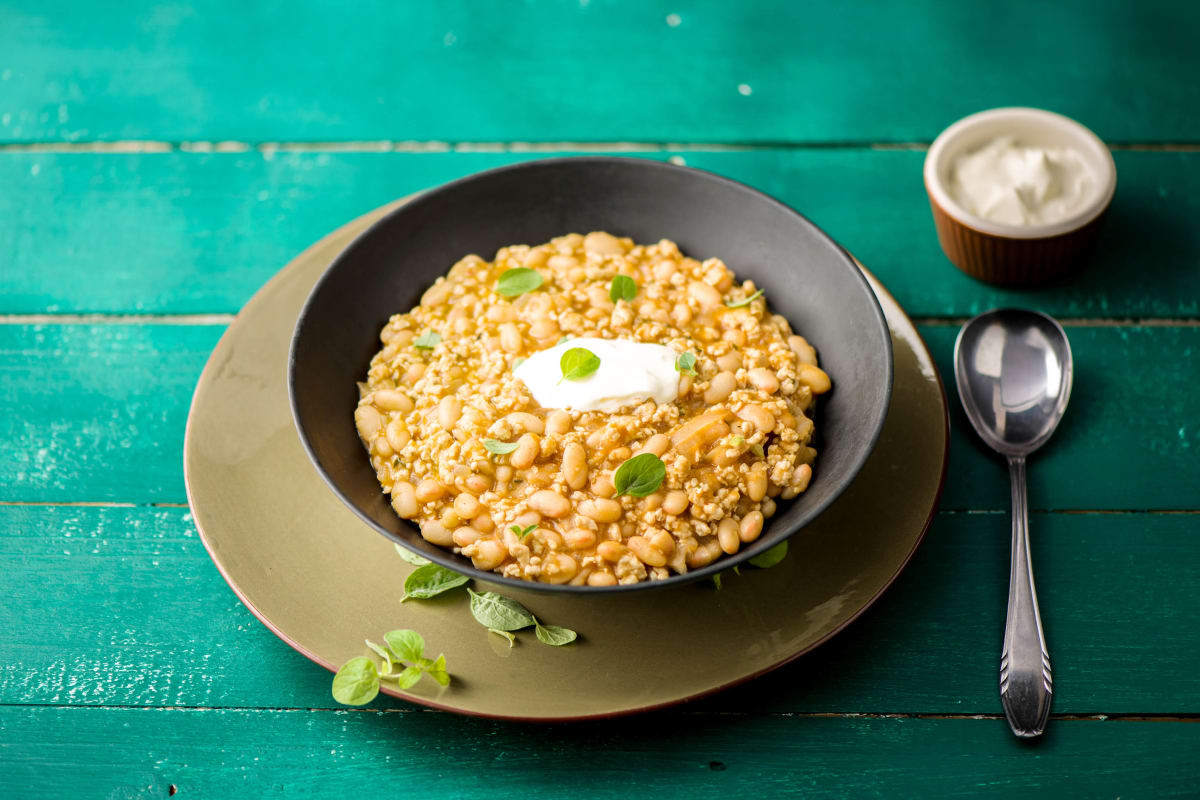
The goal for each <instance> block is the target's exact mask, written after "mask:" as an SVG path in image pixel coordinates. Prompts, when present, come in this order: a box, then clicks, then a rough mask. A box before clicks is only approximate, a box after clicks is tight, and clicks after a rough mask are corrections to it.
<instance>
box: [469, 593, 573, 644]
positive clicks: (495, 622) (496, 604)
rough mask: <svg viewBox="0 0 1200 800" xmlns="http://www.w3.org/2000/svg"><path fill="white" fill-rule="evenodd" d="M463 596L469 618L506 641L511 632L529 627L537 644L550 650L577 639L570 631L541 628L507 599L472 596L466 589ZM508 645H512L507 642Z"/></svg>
mask: <svg viewBox="0 0 1200 800" xmlns="http://www.w3.org/2000/svg"><path fill="white" fill-rule="evenodd" d="M467 592H469V593H470V595H471V616H473V617H475V621H476V622H478V623H479V624H480V625H482V626H483V627H485V628H487V629H488V631H489V632H491V633H494V634H496V635H497V636H504V638H506V639H508V638H509V637H512V631H519V630H521V629H523V628H528V627H529V626H530V625H532V626H533V628H534V631H533V632H534V635H535V636H536V637H537V640H538V641H539V642H541V643H542V644H548V645H550V646H551V647H562V646H563V645H565V644H570V643H571V642H573V641H575V640H576V639H577V638H578V634H576V633H575V631H573V630H571V629H570V628H561V627H559V626H557V625H543V624H542V623H541V621H540V620H538V618H537V617H535V616H534V615H533V614H532V613H530V611H529V609H527V608H526V607H525V606H523V605H521V604H520V603H518V602H517V601H516V600H513V599H512V598H510V597H505V596H504V595H501V594H496V593H495V592H476V591H475V590H473V589H467ZM513 638H515V637H513ZM509 643H510V644H511V643H512V640H511V639H510V642H509Z"/></svg>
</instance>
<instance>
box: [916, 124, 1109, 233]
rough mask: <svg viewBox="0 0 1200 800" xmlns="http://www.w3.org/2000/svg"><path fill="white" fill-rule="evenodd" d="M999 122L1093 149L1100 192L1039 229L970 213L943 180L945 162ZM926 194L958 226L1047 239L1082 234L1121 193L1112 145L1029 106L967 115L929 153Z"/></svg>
mask: <svg viewBox="0 0 1200 800" xmlns="http://www.w3.org/2000/svg"><path fill="white" fill-rule="evenodd" d="M997 119H1020V120H1022V121H1024V122H1027V123H1032V124H1033V125H1037V126H1041V127H1042V128H1044V129H1053V130H1056V131H1059V132H1061V133H1065V134H1066V135H1068V136H1070V137H1072V138H1074V139H1075V140H1076V141H1077V142H1078V143H1079V144H1080V145H1081V147H1083V148H1084V149H1087V150H1091V151H1092V152H1093V153H1094V154H1096V155H1098V156H1099V162H1100V164H1101V172H1100V174H1099V175H1098V176H1097V178H1098V181H1099V184H1100V190H1099V191H1097V192H1096V194H1095V196H1094V197H1093V198H1092V199H1091V201H1090V202H1088V204H1087V205H1085V206H1084V207H1083V208H1082V209H1080V210H1079V211H1077V212H1076V213H1074V214H1072V215H1070V216H1069V217H1065V218H1063V219H1061V220H1058V221H1057V222H1048V223H1043V224H1041V225H1009V224H1005V223H999V222H993V221H991V220H987V219H984V218H983V217H980V216H978V215H976V214H972V213H971V212H970V211H967V210H966V209H965V208H963V207H962V206H961V205H960V204H959V203H958V202H957V201H956V200H955V199H954V195H953V194H951V192H950V190H949V187H947V186H946V184H945V182H944V181H943V180H942V177H941V173H942V169H941V168H942V166H943V164H942V162H943V161H944V160H945V158H946V153H947V151H948V150H949V148H950V146H951V145H952V144H953V143H955V142H956V141H957V140H958V139H960V138H962V137H963V136H965V135H968V134H970V133H971V132H973V131H974V130H976V129H977V128H978V127H979V126H980V125H983V124H985V123H990V122H994V121H995V120H997ZM922 171H923V175H924V179H925V190H926V192H928V194H929V198H930V200H932V201H933V202H934V203H936V204H937V205H938V206H939V207H940V208H941V209H942V211H943V212H945V213H946V214H947V215H948V216H949V217H951V218H952V219H953V220H954V221H955V222H958V223H959V224H961V225H964V226H966V227H968V228H971V229H973V230H976V231H978V232H980V233H985V234H989V235H992V236H1000V237H1003V238H1006V239H1048V238H1050V237H1053V236H1061V235H1063V234H1066V233H1071V232H1073V231H1076V230H1079V229H1080V228H1082V227H1084V226H1085V225H1087V224H1088V223H1090V222H1092V221H1093V220H1094V219H1096V218H1097V217H1099V216H1100V215H1101V214H1102V213H1104V210H1105V209H1107V208H1108V206H1109V204H1110V203H1111V202H1112V198H1113V194H1114V193H1115V192H1116V189H1117V166H1116V162H1115V161H1113V156H1112V151H1111V150H1109V148H1108V145H1106V144H1104V142H1103V141H1102V140H1101V139H1100V137H1099V136H1097V135H1096V134H1095V133H1094V132H1092V130H1091V129H1090V128H1088V127H1087V126H1085V125H1083V124H1082V123H1080V122H1076V121H1075V120H1073V119H1071V118H1070V117H1066V116H1063V115H1062V114H1057V113H1055V112H1053V111H1047V110H1045V109H1041V108H1032V107H1029V106H1005V107H1003V108H991V109H988V110H986V111H978V112H976V113H974V114H970V115H968V116H965V117H963V118H962V119H960V120H958V121H957V122H955V123H954V124H952V125H951V126H950V127H948V128H946V129H945V130H944V131H942V132H941V133H940V134H938V137H937V138H936V139H934V140H933V144H932V145H930V147H929V152H928V153H927V154H926V155H925V164H924V167H923V170H922Z"/></svg>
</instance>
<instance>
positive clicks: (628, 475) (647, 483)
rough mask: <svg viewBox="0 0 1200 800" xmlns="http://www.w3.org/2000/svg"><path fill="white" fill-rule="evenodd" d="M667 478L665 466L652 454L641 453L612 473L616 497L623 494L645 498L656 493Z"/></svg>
mask: <svg viewBox="0 0 1200 800" xmlns="http://www.w3.org/2000/svg"><path fill="white" fill-rule="evenodd" d="M665 477H667V465H666V464H664V463H663V461H662V459H661V458H659V457H658V456H656V455H654V453H642V454H640V455H636V456H634V457H633V458H631V459H629V460H628V461H626V462H625V463H623V464H622V465H621V466H619V467H617V471H616V472H614V473H613V486H615V487H616V489H617V497H620V496H621V495H623V494H628V495H632V496H634V497H645V496H646V495H650V494H654V493H655V492H656V491H658V487H659V486H661V485H662V482H663V478H665Z"/></svg>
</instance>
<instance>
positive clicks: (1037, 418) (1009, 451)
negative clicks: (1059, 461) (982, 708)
mask: <svg viewBox="0 0 1200 800" xmlns="http://www.w3.org/2000/svg"><path fill="white" fill-rule="evenodd" d="M954 377H955V380H956V381H957V383H958V396H959V398H960V399H961V400H962V404H963V408H964V409H965V410H966V412H967V419H969V420H971V425H972V427H974V428H975V431H976V432H977V433H978V434H979V436H980V437H981V438H982V439H983V440H984V441H985V442H987V444H988V446H989V447H991V448H992V449H993V450H995V451H996V452H998V453H1000V454H1001V455H1003V456H1006V457H1007V458H1008V473H1009V477H1010V478H1011V479H1012V505H1013V508H1012V568H1011V572H1010V573H1009V583H1008V621H1007V622H1006V623H1005V627H1004V651H1003V654H1002V655H1001V657H1000V702H1001V704H1002V705H1003V706H1004V713H1005V715H1006V716H1007V717H1008V724H1009V726H1010V727H1011V728H1012V732H1013V733H1014V734H1016V735H1017V736H1020V737H1031V736H1038V735H1040V734H1041V733H1042V731H1044V730H1045V729H1046V719H1047V717H1048V716H1049V715H1050V700H1051V698H1052V696H1053V694H1054V689H1053V686H1054V683H1053V681H1052V679H1051V676H1050V656H1049V654H1048V653H1047V652H1046V638H1045V636H1043V634H1042V619H1041V616H1040V615H1039V614H1038V602H1037V591H1036V590H1035V589H1034V585H1033V566H1032V565H1031V564H1030V561H1029V507H1028V505H1027V503H1026V500H1025V458H1026V457H1027V456H1028V455H1029V454H1030V453H1032V452H1033V451H1034V450H1037V449H1038V448H1039V447H1041V446H1042V445H1043V444H1045V443H1046V440H1047V439H1049V438H1050V434H1052V433H1054V429H1055V428H1056V427H1058V422H1059V420H1061V419H1062V416H1063V412H1064V411H1066V408H1067V399H1068V398H1069V397H1070V395H1071V345H1070V343H1069V342H1068V341H1067V334H1066V333H1065V332H1064V331H1063V329H1062V326H1061V325H1059V324H1058V322H1056V321H1055V320H1054V319H1052V318H1050V317H1048V316H1046V315H1045V314H1039V313H1038V312H1036V311H1022V310H1020V309H1012V308H1004V309H997V310H995V311H989V312H987V313H985V314H980V315H979V316H977V317H975V318H974V319H972V320H969V321H968V322H967V324H966V325H963V327H962V330H961V331H959V333H958V340H957V341H956V342H955V343H954Z"/></svg>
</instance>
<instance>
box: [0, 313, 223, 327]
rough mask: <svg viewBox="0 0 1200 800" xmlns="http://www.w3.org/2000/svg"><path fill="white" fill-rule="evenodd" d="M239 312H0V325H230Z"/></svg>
mask: <svg viewBox="0 0 1200 800" xmlns="http://www.w3.org/2000/svg"><path fill="white" fill-rule="evenodd" d="M236 316H237V315H236V314H224V313H221V314H104V313H94V314H0V325H228V324H230V323H231V322H233V320H234V317H236Z"/></svg>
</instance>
